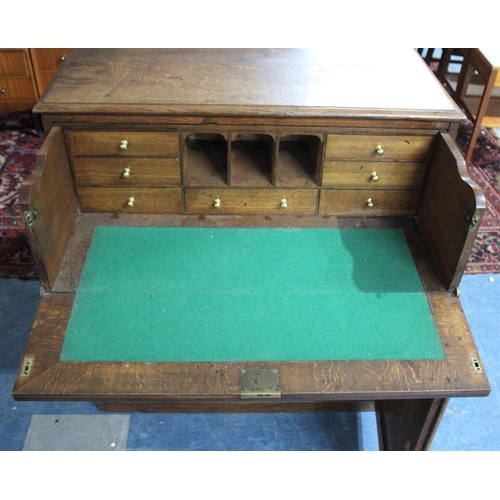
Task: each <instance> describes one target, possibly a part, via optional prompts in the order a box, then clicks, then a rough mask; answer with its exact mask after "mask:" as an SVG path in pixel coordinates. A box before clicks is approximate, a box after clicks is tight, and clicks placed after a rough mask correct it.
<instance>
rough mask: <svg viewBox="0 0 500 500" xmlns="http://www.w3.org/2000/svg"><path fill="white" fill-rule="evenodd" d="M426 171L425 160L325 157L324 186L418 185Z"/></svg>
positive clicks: (421, 182)
mask: <svg viewBox="0 0 500 500" xmlns="http://www.w3.org/2000/svg"><path fill="white" fill-rule="evenodd" d="M426 173H427V164H425V163H416V162H369V161H365V162H362V161H361V162H360V161H325V162H324V169H323V187H338V188H349V187H351V188H370V189H377V188H379V189H380V188H388V187H389V188H391V187H392V188H395V187H399V188H406V189H420V188H421V187H422V185H423V182H424V179H425V174H426Z"/></svg>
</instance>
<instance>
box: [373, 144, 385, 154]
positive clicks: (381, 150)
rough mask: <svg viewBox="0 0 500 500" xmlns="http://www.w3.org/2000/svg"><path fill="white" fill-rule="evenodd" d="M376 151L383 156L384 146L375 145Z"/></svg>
mask: <svg viewBox="0 0 500 500" xmlns="http://www.w3.org/2000/svg"><path fill="white" fill-rule="evenodd" d="M375 152H376V153H377V154H378V155H380V156H382V155H383V154H384V148H383V147H382V146H381V145H380V144H379V145H378V146H376V147H375Z"/></svg>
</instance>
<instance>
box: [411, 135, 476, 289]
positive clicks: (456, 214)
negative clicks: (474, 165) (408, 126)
mask: <svg viewBox="0 0 500 500" xmlns="http://www.w3.org/2000/svg"><path fill="white" fill-rule="evenodd" d="M436 142H437V144H436V148H435V152H434V155H433V158H432V161H431V163H430V166H429V175H428V178H427V182H426V186H425V188H424V191H423V196H422V202H421V203H420V206H419V209H418V212H417V217H418V220H419V221H420V224H421V225H422V229H423V232H424V234H425V237H426V239H427V242H428V244H429V247H430V249H431V251H432V253H433V255H434V258H435V259H436V262H437V263H438V266H439V271H440V273H441V275H442V277H443V279H444V282H445V284H446V287H447V288H448V289H449V290H454V289H455V288H456V287H457V286H458V284H459V283H460V280H461V278H462V275H463V273H464V270H465V265H466V263H467V260H468V259H469V256H470V253H471V250H472V245H473V243H474V239H475V237H476V234H477V230H478V228H479V224H480V223H481V219H482V217H483V214H484V210H485V199H484V194H483V193H482V192H481V190H480V189H479V187H478V186H477V185H476V184H475V183H474V182H473V181H472V180H471V179H470V177H469V175H468V173H467V169H466V167H465V160H464V159H463V157H462V156H461V155H460V153H459V151H458V149H457V147H456V146H455V144H454V143H453V141H452V140H451V138H450V137H449V136H448V135H445V134H439V136H438V137H437V141H436ZM474 217H476V220H475V223H474V224H473V225H472V226H471V223H472V221H473V218H474Z"/></svg>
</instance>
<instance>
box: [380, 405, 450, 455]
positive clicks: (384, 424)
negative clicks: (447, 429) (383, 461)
mask: <svg viewBox="0 0 500 500" xmlns="http://www.w3.org/2000/svg"><path fill="white" fill-rule="evenodd" d="M448 401H449V400H448V399H442V398H436V399H403V400H385V401H377V402H376V403H375V411H376V413H377V427H378V433H379V444H380V449H381V450H384V451H425V450H428V449H429V448H430V445H431V442H432V439H433V437H434V434H435V433H436V430H437V428H438V425H439V422H440V421H441V417H442V416H443V413H444V411H445V409H446V405H447V404H448Z"/></svg>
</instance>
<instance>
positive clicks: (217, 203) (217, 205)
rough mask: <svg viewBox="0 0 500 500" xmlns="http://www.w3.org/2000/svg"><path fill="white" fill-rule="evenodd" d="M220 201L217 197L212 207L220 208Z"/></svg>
mask: <svg viewBox="0 0 500 500" xmlns="http://www.w3.org/2000/svg"><path fill="white" fill-rule="evenodd" d="M220 203H221V202H220V200H219V198H217V199H216V200H214V207H215V208H220Z"/></svg>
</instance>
